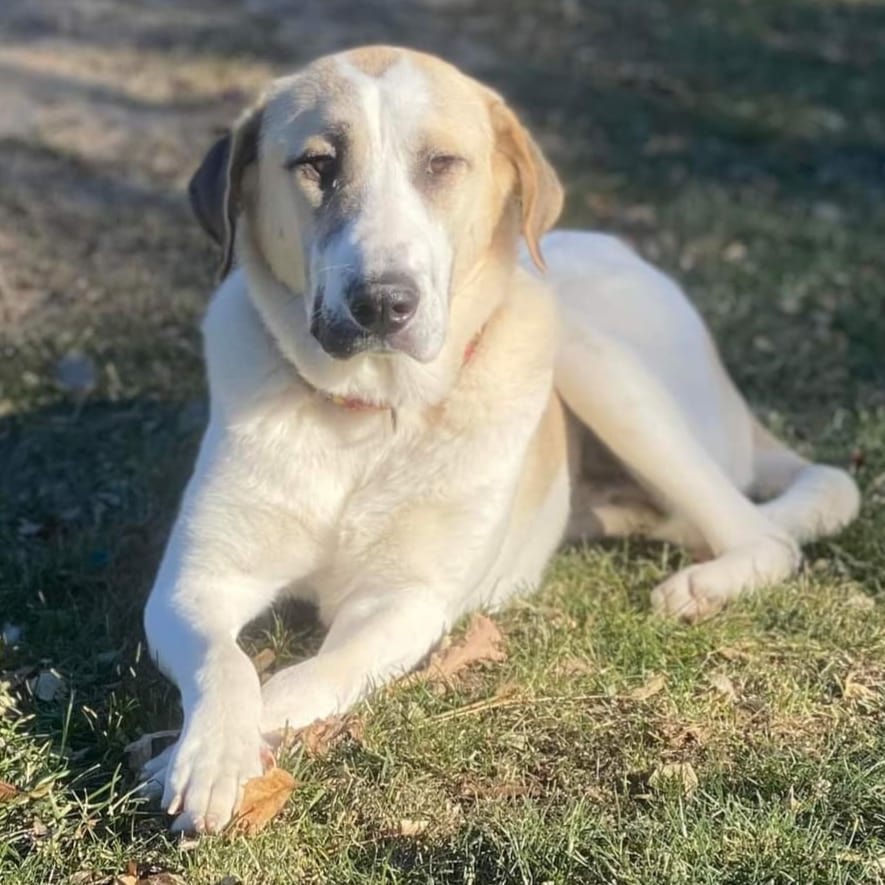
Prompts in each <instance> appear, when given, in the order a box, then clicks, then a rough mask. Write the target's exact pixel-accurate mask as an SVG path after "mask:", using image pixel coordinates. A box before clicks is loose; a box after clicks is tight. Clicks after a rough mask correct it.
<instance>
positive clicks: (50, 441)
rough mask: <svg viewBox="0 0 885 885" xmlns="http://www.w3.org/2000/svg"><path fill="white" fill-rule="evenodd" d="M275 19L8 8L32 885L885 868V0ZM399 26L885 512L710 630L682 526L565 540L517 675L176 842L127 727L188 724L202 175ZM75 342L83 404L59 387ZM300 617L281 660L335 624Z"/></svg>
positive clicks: (25, 778)
mask: <svg viewBox="0 0 885 885" xmlns="http://www.w3.org/2000/svg"><path fill="white" fill-rule="evenodd" d="M250 8H251V9H252V11H251V12H248V13H247V12H245V11H243V8H242V7H241V5H240V4H239V3H236V2H233V0H225V2H220V3H213V4H209V3H208V2H205V3H204V2H199V3H194V4H189V6H188V9H187V10H184V11H183V10H178V9H177V8H176V7H175V6H174V5H173V4H169V5H168V6H166V5H163V4H159V5H158V4H151V5H147V6H143V5H141V4H123V3H121V4H116V5H115V6H113V7H109V8H108V10H106V12H105V13H104V14H102V15H98V13H96V12H95V7H94V6H92V5H90V4H86V3H80V2H79V0H78V2H72V3H71V4H69V6H68V7H67V9H68V12H67V16H66V18H64V19H62V18H61V17H60V16H61V14H60V13H59V12H58V11H57V9H56V8H55V7H54V6H53V5H52V4H49V3H44V2H32V3H28V4H24V3H20V2H11V3H9V4H7V5H5V6H4V9H3V10H2V11H0V25H2V26H3V27H2V31H3V33H4V35H5V36H4V38H3V42H2V43H0V70H2V72H3V76H2V77H0V92H2V90H3V89H4V88H5V87H4V85H3V81H4V79H5V81H6V83H8V84H12V87H13V91H14V95H12V97H11V98H9V100H7V101H4V103H3V104H4V107H6V108H12V111H9V114H10V115H11V116H10V118H9V119H7V118H6V117H3V118H2V119H0V123H2V126H0V154H2V159H3V162H2V163H0V231H2V233H0V258H2V259H3V260H2V265H3V273H2V274H0V319H2V321H3V331H2V349H3V350H2V352H3V359H2V360H0V551H2V552H0V626H3V625H4V624H8V625H13V626H17V627H20V628H21V631H22V633H21V637H20V639H19V640H18V641H15V642H4V643H0V670H2V673H3V676H2V679H3V682H2V683H0V685H2V686H3V687H2V688H0V780H3V781H7V782H10V783H12V784H15V785H16V786H18V787H19V788H20V789H21V790H23V791H26V795H24V796H19V797H18V798H16V799H14V800H12V801H0V881H2V882H4V883H22V885H30V883H47V882H69V881H70V882H87V881H102V880H107V879H109V877H111V876H113V875H119V874H122V873H124V872H125V871H126V869H127V865H128V864H129V862H130V861H133V862H135V863H136V864H138V865H140V869H141V871H142V873H144V875H145V876H149V873H150V869H151V866H152V865H153V867H154V868H155V869H157V870H168V871H173V872H177V873H179V874H180V875H181V876H182V877H183V878H184V879H185V880H186V881H187V882H188V883H194V885H196V883H213V885H214V883H218V882H220V881H222V880H223V879H224V877H225V876H228V877H233V879H234V880H236V879H239V880H241V881H242V882H244V883H249V885H252V883H288V882H292V883H296V882H297V883H302V882H372V883H383V882H390V883H393V882H415V883H430V882H434V883H444V882H452V883H454V882H476V883H482V885H486V883H495V882H502V883H503V882H532V883H535V882H537V883H540V882H556V883H573V882H624V883H649V882H673V883H677V882H686V883H707V882H709V883H713V882H716V883H724V882H728V883H756V882H772V883H774V882H777V883H781V882H783V883H787V882H796V883H817V882H821V883H824V882H827V883H837V882H840V883H841V882H845V883H848V882H875V881H880V880H882V879H885V724H883V723H885V609H883V599H885V577H883V576H885V508H883V502H885V359H883V349H885V310H883V303H885V262H883V260H882V257H881V250H882V242H883V237H885V201H883V197H885V184H883V179H882V157H883V156H885V112H883V109H885V61H883V59H885V51H883V50H885V5H883V4H881V3H876V2H853V3H848V2H823V0H819V2H815V0H744V2H740V3H732V4H726V3H724V2H721V3H701V2H688V0H654V2H642V3H639V2H637V0H629V2H623V0H622V2H619V0H597V2H594V3H593V4H583V3H561V4H560V3H536V2H529V0H517V2H509V3H506V4H505V3H503V2H495V0H482V2H473V3H466V4H465V3H454V2H453V3H449V4H444V3H441V4H422V5H418V4H415V5H406V4H402V5H399V4H390V3H386V2H383V0H372V2H368V3H364V4H359V5H353V6H350V5H348V4H347V3H346V2H344V0H334V2H332V0H330V2H329V3H328V4H324V5H323V7H322V9H320V8H314V7H312V6H311V5H310V4H305V8H304V10H301V11H297V12H296V11H285V12H284V11H283V9H284V7H283V6H282V5H279V4H273V3H270V2H268V3H266V4H262V3H255V4H253V5H252V6H251V7H250ZM341 21H346V24H341V23H340V22H341ZM304 34H310V35H311V39H310V40H305V39H304V38H303V35H304ZM379 39H386V40H390V41H398V42H404V43H411V44H413V45H421V46H427V47H430V48H433V49H436V50H437V51H439V52H442V53H443V54H445V55H447V56H449V57H451V58H453V59H454V60H456V61H460V62H461V63H463V64H465V65H466V66H468V67H469V68H470V69H472V70H474V71H475V72H476V73H477V74H478V75H480V76H482V77H483V78H485V79H487V80H489V81H490V82H492V83H493V84H494V85H496V86H497V87H499V88H501V89H502V90H504V91H505V92H506V93H507V94H508V95H510V96H512V97H513V98H514V100H515V101H516V102H517V103H518V104H519V106H520V107H521V108H522V109H523V110H524V111H525V113H526V116H527V118H528V119H529V120H530V121H531V122H532V123H533V125H534V128H535V130H536V131H537V132H538V133H539V135H540V137H541V138H542V140H543V141H544V143H545V144H546V146H547V148H548V151H549V153H550V155H551V157H552V158H553V159H554V161H555V163H556V164H557V166H558V167H559V168H560V169H561V170H562V174H563V178H564V180H565V182H566V184H567V188H568V191H569V195H570V196H569V205H568V209H567V217H566V221H567V223H569V224H573V225H576V226H577V225H582V226H594V227H600V228H604V229H609V230H614V231H617V232H619V233H621V234H622V235H624V236H626V237H628V238H629V239H630V240H631V241H632V242H634V243H635V244H636V245H637V247H638V248H639V249H640V250H641V251H642V252H643V253H644V254H646V255H648V256H649V257H651V258H653V259H654V260H656V261H658V262H660V263H661V264H662V265H663V266H664V267H666V268H667V269H668V270H670V271H671V272H672V273H674V274H675V275H677V276H678V277H679V278H680V279H681V280H682V281H684V282H685V284H686V285H687V287H688V289H689V291H690V292H691V293H692V295H693V297H694V298H695V299H696V301H697V302H698V303H699V305H700V307H701V309H702V310H703V312H704V314H705V315H706V317H707V318H708V320H709V322H710V324H711V326H712V327H713V328H714V330H715V332H716V334H717V337H718V339H719V341H720V342H721V344H722V348H723V353H724V357H725V359H726V362H727V363H728V364H729V366H730V368H731V370H732V371H733V373H734V374H735V377H736V378H737V380H738V382H739V384H740V385H741V387H742V388H743V389H744V390H745V391H746V393H747V394H748V396H749V398H750V399H751V401H752V402H753V404H754V406H755V407H756V408H757V410H758V411H759V413H760V414H761V415H762V416H763V417H764V418H765V420H766V421H767V422H768V423H769V424H770V425H771V426H773V427H774V428H776V429H777V430H778V431H779V432H780V433H782V434H783V435H785V436H786V437H787V438H789V439H790V440H791V441H793V442H794V443H795V444H796V445H797V446H798V447H799V448H800V449H801V450H802V451H804V452H806V453H808V454H813V455H815V456H816V457H818V458H821V459H826V460H830V461H832V462H835V463H840V464H843V465H850V466H851V467H852V469H853V470H854V472H855V475H856V477H857V479H858V481H859V482H860V484H861V485H862V487H863V489H864V492H865V504H864V510H863V513H862V515H861V518H860V519H859V521H858V522H857V523H856V524H855V525H854V526H853V527H852V528H850V529H849V530H848V531H847V532H846V533H845V534H844V535H843V536H842V537H840V538H838V539H836V540H834V541H832V542H828V543H823V544H818V545H815V546H814V547H812V548H811V549H809V550H808V551H807V567H806V569H805V571H804V572H803V573H802V574H801V575H800V576H799V577H798V578H796V580H794V581H792V582H790V583H789V584H787V585H785V586H782V587H778V588H774V589H773V590H772V591H771V592H769V593H766V594H764V595H761V596H759V597H757V598H754V599H748V600H745V601H743V602H741V603H740V604H738V605H736V606H734V607H733V608H731V609H730V610H729V611H728V612H727V613H726V614H724V615H722V616H720V617H717V618H715V619H713V620H711V621H709V622H707V623H705V624H702V625H700V626H697V627H692V628H688V627H684V626H679V625H674V624H670V623H666V622H662V621H659V620H656V619H654V618H652V617H651V616H650V615H649V612H648V603H647V593H648V590H649V589H650V587H651V586H653V585H654V583H655V582H656V581H657V580H659V579H660V578H661V577H662V576H663V575H665V574H666V573H668V572H669V571H671V570H672V569H673V568H675V567H676V566H677V565H678V564H679V562H680V561H681V554H679V553H678V552H677V551H673V550H669V549H666V548H661V547H657V546H650V545H642V544H638V543H635V542H627V543H622V544H614V545H602V546H593V547H588V548H586V549H576V550H571V551H567V552H564V553H563V554H562V555H561V556H560V557H559V558H558V560H557V562H556V563H555V565H554V567H553V568H552V570H551V573H550V577H549V580H548V581H547V583H546V585H545V587H544V588H543V590H542V591H541V592H539V593H538V594H537V595H535V596H533V597H531V598H530V599H527V600H525V601H522V602H520V603H518V604H516V605H514V606H513V607H511V608H510V609H508V610H507V611H506V612H504V613H503V614H502V615H501V616H500V618H499V623H500V624H501V627H502V629H503V630H504V631H505V633H506V635H507V648H508V652H509V658H508V660H507V662H506V663H503V664H497V665H494V666H488V667H483V668H478V669H476V670H474V671H472V672H471V673H469V674H468V676H467V677H466V678H465V679H463V680H462V681H461V682H459V683H458V684H457V685H456V686H455V687H454V688H452V689H451V690H449V691H446V692H439V691H434V690H431V689H429V688H428V687H426V686H419V685H418V686H410V687H400V688H395V689H393V690H392V691H390V692H386V693H384V694H382V695H379V696H378V697H376V698H374V699H372V700H371V701H369V702H367V703H365V704H364V705H363V706H362V707H361V709H360V715H361V716H362V718H363V720H364V723H365V734H364V736H363V738H362V739H361V740H354V739H348V740H344V741H342V742H341V743H339V744H337V745H336V746H335V747H334V748H333V749H332V750H331V752H330V753H329V754H328V755H327V756H325V757H322V758H311V757H309V756H308V755H306V754H305V753H303V752H302V751H294V752H293V753H292V754H291V756H290V757H288V758H286V759H284V760H283V763H284V764H285V765H286V766H287V767H288V768H289V769H290V770H291V771H292V772H293V774H294V775H295V777H296V778H297V780H298V781H299V787H298V789H297V791H296V793H295V795H294V798H293V800H292V801H291V802H290V803H289V805H288V806H287V809H286V811H285V812H284V814H283V815H282V816H281V817H280V818H279V819H277V820H276V821H275V822H274V824H273V825H272V826H271V827H269V828H268V829H267V830H266V831H264V832H263V833H261V834H260V835H258V836H257V837H255V838H252V839H245V838H234V839H225V838H221V839H208V840H203V841H201V842H199V844H198V845H196V846H195V847H193V846H188V845H185V846H181V845H179V844H178V843H177V842H176V841H175V840H174V839H172V838H171V837H169V836H168V835H167V834H166V832H165V829H164V821H163V820H162V819H161V818H160V817H158V816H157V815H156V814H154V813H152V812H151V811H150V810H149V809H147V808H146V807H144V806H143V805H142V804H141V803H140V802H139V801H138V800H136V799H134V798H133V797H132V796H131V794H130V791H131V789H132V787H133V785H134V780H133V777H132V775H131V774H130V773H129V771H128V769H127V768H126V765H125V758H124V754H123V747H124V746H125V745H126V743H127V742H128V741H130V740H131V739H133V738H135V737H137V736H139V735H140V734H142V733H144V732H148V731H155V730H158V729H161V728H165V727H169V726H174V725H176V724H177V722H178V717H179V713H178V709H177V699H176V697H175V693H174V691H173V690H172V689H171V688H170V687H169V686H168V685H167V684H166V683H165V682H164V681H163V680H162V679H161V678H160V677H159V676H158V675H157V674H156V673H155V672H154V671H153V669H152V668H151V666H150V664H149V663H148V662H146V661H145V658H144V648H143V642H142V632H141V625H140V611H141V607H142V605H143V601H144V597H145V594H146V592H147V589H148V588H149V585H150V581H151V578H152V573H153V570H154V569H155V567H156V564H157V561H158V558H159V555H160V552H161V549H162V544H163V540H164V537H165V533H166V531H167V530H168V527H169V524H170V521H171V519H172V515H173V513H174V508H175V502H176V500H177V497H178V494H179V492H180V490H181V488H182V485H183V483H184V481H185V479H186V477H187V473H188V469H189V465H190V463H191V460H192V458H193V455H194V452H195V449H196V445H197V443H198V440H199V435H200V431H201V428H202V423H203V420H204V418H205V407H204V398H203V382H202V375H201V369H200V355H199V342H198V338H197V334H196V325H197V318H198V316H199V313H200V311H201V309H202V305H203V304H204V302H205V297H206V293H207V292H208V291H209V289H210V285H211V263H212V253H211V250H210V248H209V247H208V245H206V244H205V243H204V242H203V239H202V237H201V235H200V233H199V232H198V231H197V230H196V226H195V225H194V224H193V223H192V222H191V220H190V219H189V216H188V212H187V209H186V206H185V204H184V200H183V197H182V195H181V194H182V185H183V182H184V181H185V180H186V178H187V175H188V174H189V171H190V169H191V168H192V167H193V165H194V163H195V162H196V160H197V159H198V157H199V155H200V151H201V150H202V149H203V147H204V146H205V145H206V144H207V143H208V142H209V139H210V137H211V131H212V129H213V128H214V127H215V126H218V125H220V124H222V123H224V122H225V121H227V120H229V119H231V118H232V117H233V116H234V115H235V113H236V110H237V109H238V108H239V106H241V105H242V104H244V103H245V102H246V100H247V96H248V94H249V92H250V91H251V90H252V89H253V87H254V86H255V84H257V83H259V82H260V81H261V80H262V78H263V77H264V76H266V75H267V74H268V72H269V71H270V70H272V69H273V70H282V69H285V68H288V67H291V66H292V65H293V64H296V63H297V62H298V61H299V60H301V59H303V58H307V57H309V56H310V55H311V54H313V53H314V52H315V51H321V50H324V49H328V48H333V47H335V46H337V45H343V44H352V43H357V42H366V41H370V40H379ZM0 97H2V96H0ZM16 102H17V103H16ZM22 107H24V108H25V110H27V111H28V113H23V114H22V115H21V117H20V118H19V117H16V116H15V114H16V109H17V108H22ZM32 112H33V113H32ZM10 120H11V122H10ZM47 183H49V184H50V185H51V186H50V187H49V188H47ZM77 353H79V354H85V355H86V356H88V358H89V359H90V360H91V361H92V364H93V365H94V367H95V373H96V383H95V385H94V389H92V390H91V391H90V392H89V393H88V395H85V396H75V395H74V394H73V393H72V392H71V391H65V390H63V389H61V388H60V386H59V384H58V383H57V381H56V380H55V371H56V365H57V362H58V360H59V358H60V357H62V356H65V355H70V354H77ZM285 615H286V613H283V615H282V616H281V617H280V618H278V619H277V620H268V621H265V622H264V623H262V624H260V625H258V626H257V627H256V628H255V629H254V630H253V631H252V632H251V633H250V637H249V639H248V642H249V647H250V649H251V650H254V651H256V652H257V651H258V650H259V649H260V648H262V647H271V648H273V649H275V650H276V653H277V657H278V660H281V659H284V658H285V657H287V656H289V655H291V654H297V653H298V650H299V649H303V648H304V647H305V644H309V642H310V641H312V640H311V639H310V637H306V634H305V632H304V630H303V629H302V628H301V627H299V626H298V625H297V622H293V620H292V618H289V617H286V616H285ZM47 670H54V671H55V672H56V673H58V674H59V675H60V676H61V678H62V679H63V684H62V685H61V688H60V691H59V692H58V694H57V696H56V697H54V698H51V699H47V700H41V699H40V698H39V697H37V696H36V695H35V693H34V687H33V684H32V680H33V679H34V677H35V676H38V675H39V674H40V673H41V672H44V671H47ZM43 694H46V693H45V692H44V693H43ZM484 701H488V702H489V703H485V704H484V703H481V702H484ZM404 820H406V821H419V822H421V825H422V826H424V822H426V826H425V828H424V830H423V832H422V833H420V834H419V835H417V836H404V835H400V832H401V822H402V821H404ZM227 881H228V882H230V881H232V880H231V879H228V880H227Z"/></svg>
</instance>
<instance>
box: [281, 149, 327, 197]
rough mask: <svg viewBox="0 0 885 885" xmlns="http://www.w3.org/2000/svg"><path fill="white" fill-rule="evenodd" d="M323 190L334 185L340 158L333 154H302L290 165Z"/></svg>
mask: <svg viewBox="0 0 885 885" xmlns="http://www.w3.org/2000/svg"><path fill="white" fill-rule="evenodd" d="M289 168H295V169H297V170H298V171H299V172H300V173H301V174H302V175H303V176H304V177H305V178H307V179H308V180H309V181H313V182H316V183H317V184H318V185H319V186H320V187H321V188H322V189H323V190H325V189H326V188H328V187H333V186H334V184H335V179H336V176H337V174H338V160H337V158H336V157H334V156H332V154H302V155H301V156H300V157H298V159H296V160H295V161H294V162H292V163H291V164H290V165H289Z"/></svg>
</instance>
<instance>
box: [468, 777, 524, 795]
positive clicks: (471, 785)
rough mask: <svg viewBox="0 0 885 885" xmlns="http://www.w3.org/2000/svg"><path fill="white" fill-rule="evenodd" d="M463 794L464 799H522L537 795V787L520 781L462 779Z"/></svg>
mask: <svg viewBox="0 0 885 885" xmlns="http://www.w3.org/2000/svg"><path fill="white" fill-rule="evenodd" d="M460 792H461V796H462V798H464V799H520V798H522V797H523V796H535V795H537V792H538V791H537V788H535V787H534V786H532V785H529V784H524V783H520V782H519V781H500V782H492V783H483V782H474V781H470V780H465V781H462V783H461V790H460Z"/></svg>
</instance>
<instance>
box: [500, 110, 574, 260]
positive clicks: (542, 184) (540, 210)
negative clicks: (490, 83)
mask: <svg viewBox="0 0 885 885" xmlns="http://www.w3.org/2000/svg"><path fill="white" fill-rule="evenodd" d="M490 113H491V118H492V126H493V127H494V130H495V137H496V139H497V149H498V150H499V151H501V152H502V153H503V154H505V155H506V156H507V157H508V159H509V160H510V162H511V163H512V164H513V166H514V168H515V170H516V178H517V195H518V197H519V199H520V202H521V204H522V235H523V236H524V237H525V241H526V245H527V246H528V248H529V254H530V255H531V256H532V261H534V262H535V265H536V266H537V268H538V269H539V270H545V269H546V264H545V263H544V258H543V256H542V255H541V246H540V239H541V237H542V236H543V235H544V234H545V233H547V231H548V230H550V228H551V227H553V225H554V224H556V220H557V219H558V218H559V215H560V213H561V212H562V203H563V192H562V185H561V184H560V183H559V178H558V177H557V175H556V172H555V171H554V169H553V167H552V166H551V165H550V163H549V162H548V161H547V158H546V157H545V156H544V154H543V153H542V152H541V149H540V148H539V147H538V145H537V144H536V143H535V140H534V139H533V138H532V136H531V135H530V134H529V133H528V130H527V129H526V128H525V127H524V126H523V125H522V123H520V122H519V120H518V118H517V116H516V114H514V113H513V111H512V110H511V109H510V108H509V107H508V106H507V105H506V103H505V102H504V101H503V99H501V97H500V96H498V95H496V94H493V100H492V104H491V108H490Z"/></svg>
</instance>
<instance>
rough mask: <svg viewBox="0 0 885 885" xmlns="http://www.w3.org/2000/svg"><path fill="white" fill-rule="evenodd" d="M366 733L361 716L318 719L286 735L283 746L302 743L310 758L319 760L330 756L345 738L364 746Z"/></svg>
mask: <svg viewBox="0 0 885 885" xmlns="http://www.w3.org/2000/svg"><path fill="white" fill-rule="evenodd" d="M365 732H366V724H365V722H364V721H363V719H362V717H361V716H357V715H355V714H352V713H351V714H347V715H344V716H330V717H329V718H328V719H317V721H316V722H312V723H311V724H310V725H307V726H305V727H304V728H299V729H297V730H296V731H291V732H288V733H286V734H285V735H284V739H283V744H284V745H285V746H289V747H291V746H294V745H295V744H298V743H300V744H301V745H302V746H303V747H304V751H305V753H307V755H308V756H311V757H313V758H315V759H317V758H322V757H323V756H326V755H328V753H329V751H330V750H331V749H332V748H333V747H334V746H336V745H337V744H338V743H340V742H341V741H342V740H343V739H344V738H350V739H351V740H352V741H354V742H355V743H357V744H362V743H363V740H364V738H365Z"/></svg>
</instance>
